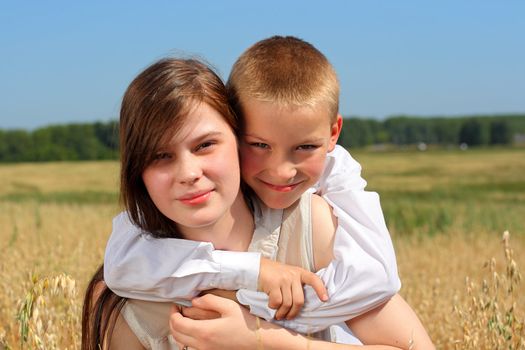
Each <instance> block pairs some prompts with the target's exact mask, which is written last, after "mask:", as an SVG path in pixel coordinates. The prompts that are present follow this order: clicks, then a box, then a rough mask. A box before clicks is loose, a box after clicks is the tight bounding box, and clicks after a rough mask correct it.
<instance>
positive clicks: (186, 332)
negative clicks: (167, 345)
mask: <svg viewBox="0 0 525 350" xmlns="http://www.w3.org/2000/svg"><path fill="white" fill-rule="evenodd" d="M194 322H199V321H193V320H191V319H189V318H185V317H184V316H182V315H181V314H180V313H174V314H172V315H171V316H170V322H169V324H170V331H171V335H172V336H173V338H174V339H175V341H176V342H177V343H178V344H182V345H183V346H184V345H187V346H193V347H196V346H197V344H196V339H195V338H193V337H192V334H194V329H195V326H194V325H193V323H194Z"/></svg>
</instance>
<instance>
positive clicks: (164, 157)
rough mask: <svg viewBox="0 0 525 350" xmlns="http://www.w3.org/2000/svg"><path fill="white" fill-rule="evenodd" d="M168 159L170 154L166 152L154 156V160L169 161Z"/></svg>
mask: <svg viewBox="0 0 525 350" xmlns="http://www.w3.org/2000/svg"><path fill="white" fill-rule="evenodd" d="M170 158H171V154H169V153H167V152H159V153H157V154H155V160H162V159H170Z"/></svg>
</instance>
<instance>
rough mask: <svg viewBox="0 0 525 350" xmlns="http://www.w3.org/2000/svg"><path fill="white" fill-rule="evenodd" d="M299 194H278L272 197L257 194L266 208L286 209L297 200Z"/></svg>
mask: <svg viewBox="0 0 525 350" xmlns="http://www.w3.org/2000/svg"><path fill="white" fill-rule="evenodd" d="M300 197H301V196H279V197H272V196H268V195H263V196H259V198H260V199H261V201H262V202H263V203H264V205H266V206H267V207H268V208H271V209H286V208H288V207H290V206H292V205H293V204H294V203H295V202H297V201H298V200H299V198H300Z"/></svg>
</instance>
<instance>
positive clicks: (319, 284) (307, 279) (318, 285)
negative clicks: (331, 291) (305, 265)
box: [301, 272, 328, 301]
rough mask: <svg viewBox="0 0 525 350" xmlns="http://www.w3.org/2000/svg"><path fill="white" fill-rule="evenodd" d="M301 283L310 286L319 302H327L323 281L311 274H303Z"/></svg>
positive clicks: (326, 292)
mask: <svg viewBox="0 0 525 350" xmlns="http://www.w3.org/2000/svg"><path fill="white" fill-rule="evenodd" d="M301 281H302V282H303V283H304V284H307V285H309V286H311V287H312V288H313V289H314V291H315V293H316V294H317V296H318V297H319V300H321V301H327V300H328V291H327V290H326V287H325V286H324V283H323V280H321V278H319V276H317V275H316V274H315V273H312V272H304V273H303V274H302V275H301Z"/></svg>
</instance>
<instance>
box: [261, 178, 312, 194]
mask: <svg viewBox="0 0 525 350" xmlns="http://www.w3.org/2000/svg"><path fill="white" fill-rule="evenodd" d="M260 181H261V182H262V183H263V184H264V185H266V186H267V187H268V188H270V189H272V190H274V191H277V192H290V191H293V190H294V189H295V188H296V187H297V186H299V185H300V184H301V183H302V182H303V181H299V182H296V183H293V184H286V185H274V184H271V183H268V182H266V181H263V180H260Z"/></svg>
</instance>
